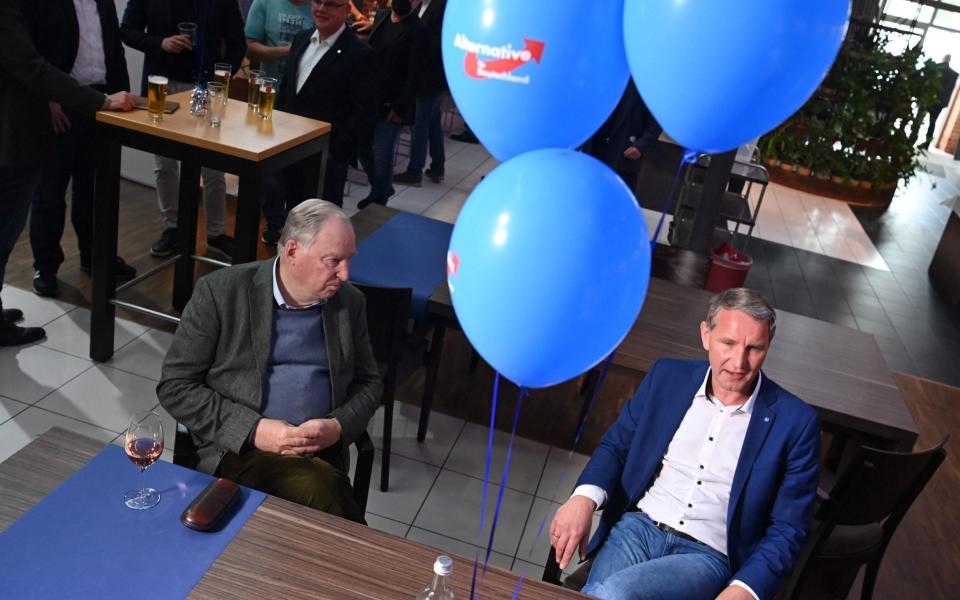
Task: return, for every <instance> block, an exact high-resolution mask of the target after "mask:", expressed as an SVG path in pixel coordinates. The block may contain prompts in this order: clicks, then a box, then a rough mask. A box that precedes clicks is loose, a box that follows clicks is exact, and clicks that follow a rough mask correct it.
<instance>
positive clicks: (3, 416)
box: [0, 396, 30, 424]
mask: <svg viewBox="0 0 960 600" xmlns="http://www.w3.org/2000/svg"><path fill="white" fill-rule="evenodd" d="M28 408H30V405H29V404H24V403H23V402H17V401H16V400H11V399H10V398H4V397H2V396H0V424H3V423H5V422H7V421H9V420H10V419H12V418H13V417H15V416H16V415H18V414H20V413H22V412H23V411H25V410H27V409H28Z"/></svg>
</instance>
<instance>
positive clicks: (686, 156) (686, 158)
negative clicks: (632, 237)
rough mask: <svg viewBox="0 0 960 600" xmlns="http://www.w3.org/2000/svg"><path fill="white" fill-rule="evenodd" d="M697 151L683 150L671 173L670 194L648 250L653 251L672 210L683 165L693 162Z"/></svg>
mask: <svg viewBox="0 0 960 600" xmlns="http://www.w3.org/2000/svg"><path fill="white" fill-rule="evenodd" d="M697 154H698V153H697V151H696V150H684V151H683V158H682V159H681V160H680V164H679V165H677V172H676V173H675V174H674V175H673V184H672V185H671V186H670V194H669V195H668V196H667V205H666V206H665V207H664V209H663V212H662V213H660V221H659V222H658V223H657V230H656V231H654V232H653V238H652V239H651V240H650V251H651V252H652V251H654V250H656V248H657V240H658V239H660V230H661V229H663V222H664V220H666V218H667V215H668V214H669V213H670V211H671V210H673V198H674V195H675V193H676V191H677V182H678V181H680V174H681V173H682V172H683V167H684V165H688V164H693V163H694V162H696V160H697Z"/></svg>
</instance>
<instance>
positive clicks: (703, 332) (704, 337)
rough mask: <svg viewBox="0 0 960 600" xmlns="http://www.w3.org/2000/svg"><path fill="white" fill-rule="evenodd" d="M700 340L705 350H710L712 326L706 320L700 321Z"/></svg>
mask: <svg viewBox="0 0 960 600" xmlns="http://www.w3.org/2000/svg"><path fill="white" fill-rule="evenodd" d="M700 342H701V343H702V344H703V349H704V350H707V351H709V350H710V326H708V325H707V322H706V321H700Z"/></svg>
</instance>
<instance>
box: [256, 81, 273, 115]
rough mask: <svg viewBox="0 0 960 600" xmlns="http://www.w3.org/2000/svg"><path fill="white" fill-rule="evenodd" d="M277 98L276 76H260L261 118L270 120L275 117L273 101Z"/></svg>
mask: <svg viewBox="0 0 960 600" xmlns="http://www.w3.org/2000/svg"><path fill="white" fill-rule="evenodd" d="M276 100H277V79H276V77H261V78H260V98H259V109H260V110H259V112H260V118H261V119H263V120H264V121H269V120H270V119H272V118H273V103H274V102H275V101H276Z"/></svg>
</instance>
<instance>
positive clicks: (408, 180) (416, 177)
mask: <svg viewBox="0 0 960 600" xmlns="http://www.w3.org/2000/svg"><path fill="white" fill-rule="evenodd" d="M393 182H394V183H400V184H403V185H412V186H413V187H420V186H421V185H423V175H421V174H420V173H417V172H415V171H404V172H403V173H397V174H396V175H394V176H393Z"/></svg>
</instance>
